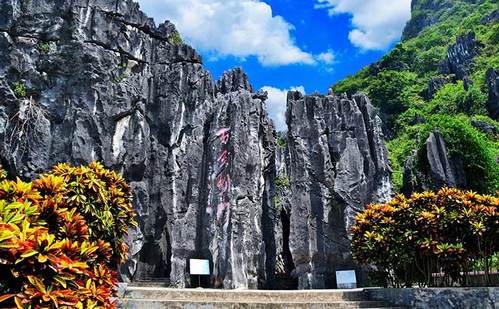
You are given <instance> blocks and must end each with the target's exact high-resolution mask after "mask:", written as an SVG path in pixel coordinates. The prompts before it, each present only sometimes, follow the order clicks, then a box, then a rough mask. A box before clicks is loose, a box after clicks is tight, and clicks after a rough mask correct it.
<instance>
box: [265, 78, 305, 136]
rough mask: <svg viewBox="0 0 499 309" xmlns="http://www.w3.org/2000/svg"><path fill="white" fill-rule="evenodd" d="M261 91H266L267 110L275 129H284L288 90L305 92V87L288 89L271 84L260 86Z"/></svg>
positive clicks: (285, 128) (285, 127)
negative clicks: (267, 96)
mask: <svg viewBox="0 0 499 309" xmlns="http://www.w3.org/2000/svg"><path fill="white" fill-rule="evenodd" d="M262 90H263V91H267V93H268V95H269V98H268V100H267V112H268V113H269V116H270V118H272V120H273V121H274V124H275V126H276V130H277V131H286V130H287V126H286V103H287V98H288V91H300V92H301V93H303V94H305V87H303V86H298V87H291V88H289V89H279V88H275V87H271V86H265V87H262Z"/></svg>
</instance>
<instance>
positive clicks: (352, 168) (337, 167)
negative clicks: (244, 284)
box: [287, 92, 392, 288]
mask: <svg viewBox="0 0 499 309" xmlns="http://www.w3.org/2000/svg"><path fill="white" fill-rule="evenodd" d="M287 124H288V129H289V131H288V147H289V154H290V160H289V162H290V165H289V166H288V173H289V179H290V184H291V200H290V201H291V214H290V226H291V229H290V231H291V232H290V240H289V243H290V251H291V254H292V257H293V262H294V266H295V270H294V271H293V275H294V276H296V277H297V278H298V285H299V287H300V288H324V287H326V286H331V283H332V282H334V275H333V274H332V272H333V271H334V270H335V268H341V267H351V265H352V262H351V257H350V254H349V238H348V237H349V236H348V235H349V234H348V231H349V230H350V227H351V226H352V224H353V218H354V216H355V214H356V213H357V212H359V211H361V210H362V209H363V208H364V206H366V205H367V204H368V203H370V202H381V201H386V200H387V199H389V197H390V196H391V193H392V187H391V184H390V180H389V178H390V172H391V171H390V167H389V164H388V156H387V151H386V148H385V146H384V144H383V134H382V131H381V121H380V119H379V117H378V116H376V113H375V111H374V108H373V107H372V105H371V103H370V102H369V99H368V98H367V97H366V96H365V95H356V96H354V97H353V98H352V99H351V100H350V99H347V97H345V96H341V97H340V96H335V95H328V96H325V97H324V96H318V95H313V96H303V95H302V94H301V93H299V92H290V93H289V94H288V113H287ZM331 280H333V281H331Z"/></svg>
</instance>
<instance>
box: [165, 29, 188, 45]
mask: <svg viewBox="0 0 499 309" xmlns="http://www.w3.org/2000/svg"><path fill="white" fill-rule="evenodd" d="M168 42H170V43H171V44H173V45H180V44H183V43H184V41H183V40H182V37H181V36H180V33H178V31H174V32H172V33H171V34H170V36H169V37H168Z"/></svg>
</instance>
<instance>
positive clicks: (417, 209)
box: [352, 188, 499, 287]
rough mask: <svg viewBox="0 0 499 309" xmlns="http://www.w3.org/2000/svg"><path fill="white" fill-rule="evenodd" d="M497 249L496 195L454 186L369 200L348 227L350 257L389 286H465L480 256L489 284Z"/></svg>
mask: <svg viewBox="0 0 499 309" xmlns="http://www.w3.org/2000/svg"><path fill="white" fill-rule="evenodd" d="M498 252H499V198H497V197H494V196H490V195H480V194H476V193H474V192H466V191H461V190H458V189H450V188H443V189H441V190H440V191H438V192H423V193H415V194H413V195H412V196H411V197H409V198H406V197H405V196H403V195H399V196H397V197H395V198H394V199H393V200H391V201H390V202H388V203H386V204H377V205H369V206H368V207H367V208H366V210H364V211H363V212H361V213H359V214H358V215H357V217H356V218H355V225H354V226H353V228H352V254H353V257H354V258H355V259H356V260H357V261H358V262H359V263H361V264H364V265H375V266H376V267H377V269H378V270H379V271H380V272H381V273H382V275H383V276H384V277H385V279H386V280H387V281H388V282H389V283H391V284H392V285H394V286H406V287H410V286H413V285H414V284H419V285H420V286H435V285H456V284H458V285H461V286H465V285H470V284H473V282H471V281H470V278H469V277H468V275H467V274H468V272H469V271H471V270H472V268H473V265H474V264H476V262H480V261H483V263H484V265H485V266H484V271H485V277H486V282H485V283H486V284H489V282H490V280H491V277H490V276H489V271H490V268H491V267H490V262H491V260H492V258H493V256H494V255H496V254H497V253H498ZM436 275H439V276H436ZM441 275H443V277H442V276H441Z"/></svg>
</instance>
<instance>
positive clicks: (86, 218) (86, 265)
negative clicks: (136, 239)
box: [0, 163, 136, 309]
mask: <svg viewBox="0 0 499 309" xmlns="http://www.w3.org/2000/svg"><path fill="white" fill-rule="evenodd" d="M131 225H136V223H135V221H134V214H133V209H132V205H131V193H130V188H129V187H128V185H127V184H126V183H125V182H124V181H123V179H122V178H121V177H120V176H118V175H117V174H116V173H114V172H111V171H108V170H106V169H104V168H103V167H102V165H101V164H99V163H92V164H90V166H88V167H85V166H82V167H71V166H69V165H67V164H61V165H58V166H56V167H55V168H54V169H53V170H52V171H51V172H50V173H48V174H46V175H43V176H41V177H40V178H39V179H37V180H35V181H33V182H32V183H25V182H22V181H21V180H19V179H18V180H17V181H9V180H2V181H1V182H0V273H1V274H2V276H1V277H0V302H2V304H1V305H2V306H3V307H5V306H6V307H8V308H12V307H17V308H81V309H83V308H114V307H115V304H114V302H113V301H112V300H111V297H115V296H116V292H117V291H116V284H117V266H118V265H119V263H121V262H123V261H124V259H125V257H126V254H127V250H128V248H127V246H126V244H125V242H124V236H125V235H126V231H127V228H128V226H131Z"/></svg>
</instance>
